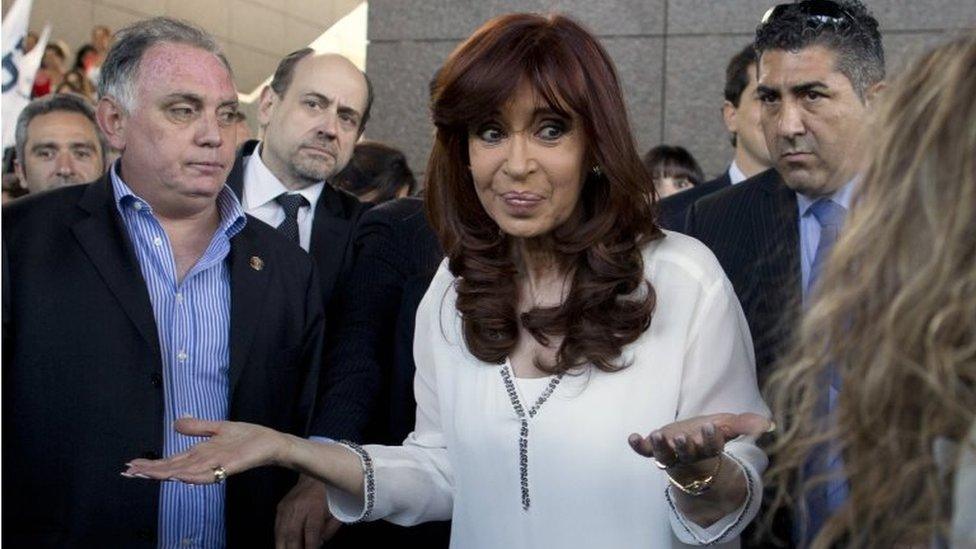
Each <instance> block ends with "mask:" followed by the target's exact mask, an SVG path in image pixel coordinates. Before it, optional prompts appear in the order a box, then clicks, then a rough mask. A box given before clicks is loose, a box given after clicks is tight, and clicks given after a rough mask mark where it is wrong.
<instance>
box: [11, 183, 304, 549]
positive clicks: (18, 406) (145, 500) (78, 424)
mask: <svg viewBox="0 0 976 549" xmlns="http://www.w3.org/2000/svg"><path fill="white" fill-rule="evenodd" d="M283 241H284V240H283V239H282V237H281V236H279V235H278V234H277V233H275V232H274V231H273V230H271V229H269V228H267V227H264V226H262V225H261V224H260V223H258V222H257V221H256V220H253V219H249V220H248V223H247V224H246V225H245V227H244V228H243V229H242V230H241V231H240V232H239V233H238V234H237V235H235V236H234V237H233V238H232V239H231V251H230V255H229V257H228V259H227V263H228V267H229V271H230V278H231V288H230V290H231V304H230V307H231V320H230V327H229V334H230V339H229V351H230V361H229V364H228V371H227V375H228V379H229V382H230V394H229V397H228V405H229V406H228V417H229V419H232V420H237V421H249V422H254V423H259V424H262V425H266V426H269V427H272V428H275V429H277V430H281V431H287V432H291V433H295V434H298V435H304V434H305V433H306V431H307V426H308V421H309V417H310V413H311V409H312V406H313V399H314V386H315V383H316V375H317V374H318V367H317V366H318V364H319V362H320V353H321V345H322V322H323V314H322V306H321V299H320V298H319V285H318V281H317V279H316V276H315V270H314V268H313V266H312V264H311V261H310V260H309V259H308V257H307V256H305V254H303V253H301V251H300V250H297V251H295V250H291V249H289V248H288V247H285V246H282V245H281V244H282V242H283ZM3 259H4V265H3V268H4V275H5V276H4V279H3V286H4V291H3V296H4V303H3V309H4V319H3V320H4V324H3V341H4V346H3V359H4V360H3V367H4V383H3V397H4V398H3V442H4V444H5V447H6V449H7V450H6V451H5V455H4V458H5V459H4V460H3V473H4V481H5V485H4V499H5V502H7V503H8V505H4V512H3V513H4V517H3V518H4V523H5V524H4V526H5V528H4V531H3V535H4V541H7V542H10V544H11V545H12V546H21V547H78V546H83V547H88V546H91V547H95V546H104V545H105V543H106V540H111V541H110V543H109V544H110V545H116V546H121V547H155V545H156V542H155V537H156V532H157V520H158V499H159V485H158V484H157V483H153V482H144V481H133V480H127V479H124V478H122V477H121V476H119V472H120V471H121V470H122V467H123V465H124V463H125V462H126V461H128V460H130V459H132V458H134V457H149V458H154V457H159V456H160V455H161V454H162V449H163V429H164V410H163V406H164V393H163V391H164V383H163V375H164V371H163V364H162V357H161V352H160V348H159V337H158V331H157V329H156V325H155V317H154V315H153V310H152V304H151V301H150V298H149V294H148V290H147V286H146V283H145V281H144V279H143V277H142V273H141V270H140V267H139V263H138V260H137V259H136V257H135V254H134V251H133V247H132V245H131V243H130V241H129V238H128V234H127V232H126V231H125V228H124V226H123V224H122V221H121V219H120V217H119V214H118V211H117V209H116V206H115V202H114V196H113V194H112V190H111V184H110V181H109V177H108V176H105V177H104V178H102V180H100V181H98V182H96V183H92V184H89V185H83V186H76V187H69V188H64V189H59V190H56V191H51V192H48V193H42V194H39V195H36V196H32V197H29V198H25V199H24V200H22V201H18V202H15V203H14V204H12V205H10V206H8V207H4V211H3ZM293 482H294V475H292V474H290V473H286V472H284V471H281V470H274V469H268V468H266V469H261V470H255V471H250V472H248V473H245V474H241V475H237V476H234V477H232V478H231V479H229V480H228V481H227V500H226V518H227V522H226V525H227V543H228V546H231V547H241V546H249V545H252V544H255V543H256V544H258V545H262V546H268V545H270V544H272V543H273V541H272V536H273V531H274V516H275V513H274V511H275V506H276V504H277V502H278V500H279V499H280V497H281V496H282V495H283V494H284V493H285V492H286V491H287V490H288V489H289V488H290V486H291V484H292V483H293ZM15 502H16V503H15Z"/></svg>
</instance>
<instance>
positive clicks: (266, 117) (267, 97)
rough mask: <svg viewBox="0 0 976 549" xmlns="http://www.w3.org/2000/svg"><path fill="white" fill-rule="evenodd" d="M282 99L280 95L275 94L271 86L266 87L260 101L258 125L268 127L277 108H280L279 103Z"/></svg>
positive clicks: (262, 91)
mask: <svg viewBox="0 0 976 549" xmlns="http://www.w3.org/2000/svg"><path fill="white" fill-rule="evenodd" d="M279 100H280V98H279V97H278V94H277V93H275V91H274V90H273V89H271V86H265V87H264V89H263V90H261V98H260V99H259V100H258V101H259V102H258V125H259V126H261V127H264V126H267V125H268V122H270V121H271V115H272V114H273V113H274V110H275V107H277V106H278V101H279Z"/></svg>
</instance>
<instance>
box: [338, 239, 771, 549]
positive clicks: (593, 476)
mask: <svg viewBox="0 0 976 549" xmlns="http://www.w3.org/2000/svg"><path fill="white" fill-rule="evenodd" d="M666 234H667V236H666V238H663V239H659V240H656V241H654V242H651V243H650V244H648V245H647V246H646V248H645V249H644V250H643V258H644V271H645V276H646V278H647V279H648V280H649V281H650V282H651V283H652V284H653V286H654V290H655V292H656V294H657V306H656V309H655V311H654V317H653V319H652V321H651V325H650V328H648V330H647V331H646V332H645V333H644V334H642V335H641V336H640V337H639V338H638V339H637V341H635V342H634V343H632V344H630V345H628V346H626V347H625V348H624V352H623V357H624V358H625V360H626V361H627V362H628V363H629V364H630V366H629V367H627V368H626V369H624V370H621V371H619V372H615V373H605V372H601V371H599V370H597V369H595V368H590V369H588V370H586V371H584V372H583V373H581V374H580V375H575V376H573V375H569V374H567V375H565V376H563V377H562V379H561V380H560V382H559V383H558V384H556V386H555V389H554V390H553V391H552V394H551V395H550V396H549V397H548V399H547V400H545V402H544V403H543V404H542V405H541V407H539V409H538V411H537V413H536V414H535V415H534V416H532V417H531V418H528V419H527V421H526V423H527V426H528V434H527V437H525V438H526V440H527V445H526V447H525V448H524V453H525V454H526V457H527V461H526V463H525V465H526V466H525V467H520V456H521V455H522V454H523V451H522V449H520V434H521V433H520V431H521V430H522V422H521V420H520V415H518V414H517V413H516V407H515V406H514V405H513V402H512V399H511V398H510V396H509V391H508V389H507V388H506V382H505V378H506V377H509V378H510V379H511V383H512V386H513V387H512V388H513V389H514V393H515V395H517V397H515V398H517V399H518V401H519V403H520V404H521V405H522V411H523V413H524V414H525V415H528V411H529V409H530V408H531V407H532V406H533V404H534V403H535V402H536V399H537V397H538V396H539V395H540V394H542V393H543V392H544V391H545V390H546V388H547V387H549V386H550V381H551V380H552V378H541V379H515V378H514V376H512V371H511V368H510V366H509V365H508V363H507V362H506V363H505V364H503V365H498V364H489V363H485V362H482V361H480V360H478V359H477V358H475V357H474V356H473V355H471V353H469V352H468V351H467V349H466V347H465V344H464V339H463V336H462V330H461V317H460V315H459V314H458V312H457V309H456V308H455V299H456V297H457V296H456V293H455V290H454V277H453V276H452V275H451V273H450V272H449V271H448V269H447V265H446V262H445V263H444V264H442V265H441V267H440V269H439V270H438V272H437V274H436V275H435V277H434V280H433V282H432V283H431V285H430V288H429V289H428V291H427V294H426V296H425V297H424V299H423V301H422V302H421V304H420V307H419V309H418V311H417V324H416V335H415V339H414V354H415V359H416V364H417V373H416V377H415V380H414V390H415V396H416V399H417V423H416V428H415V430H414V432H413V433H411V434H410V435H409V436H408V437H407V439H406V440H405V441H404V443H403V446H393V447H390V446H378V445H368V446H365V447H364V450H365V452H366V454H368V460H367V459H364V460H363V461H364V467H365V466H366V462H367V461H369V463H370V466H371V468H372V475H367V477H368V478H367V479H366V487H367V489H369V488H372V490H367V492H368V495H367V498H366V499H367V503H371V508H369V507H370V505H369V504H366V503H364V501H363V499H362V498H352V497H351V496H349V495H348V494H345V493H342V492H339V491H337V490H332V491H330V495H329V507H330V509H331V511H332V513H333V514H334V515H335V516H336V517H337V518H339V519H340V520H342V521H344V522H353V521H356V520H360V519H363V518H364V514H365V515H367V516H366V517H365V519H366V520H375V519H386V520H388V521H390V522H393V523H395V524H400V525H413V524H417V523H420V522H424V521H430V520H446V519H452V520H453V523H452V530H451V547H452V548H463V549H479V548H484V549H496V548H501V547H504V548H508V549H518V548H526V549H529V548H543V547H560V548H561V549H573V548H580V549H583V548H597V547H599V548H631V547H648V548H667V547H685V546H686V545H702V544H719V545H720V546H723V547H736V546H738V535H739V534H740V533H741V532H742V530H743V528H744V527H745V526H746V524H748V523H749V521H751V520H752V519H753V518H754V517H755V514H756V512H757V511H758V508H759V503H760V499H761V494H762V484H761V479H760V475H761V474H762V472H763V470H764V469H765V467H766V463H767V461H766V456H765V455H764V454H763V452H762V451H761V450H760V449H759V448H757V447H756V445H755V444H754V441H752V440H747V439H745V438H744V437H740V438H739V439H736V440H734V441H731V442H729V443H728V444H727V445H726V447H725V451H726V454H727V455H728V456H729V457H731V458H732V460H733V461H734V462H735V463H737V464H738V465H739V466H740V467H741V469H742V471H743V472H744V474H745V476H746V478H747V480H748V497H747V499H746V502H745V503H744V504H743V506H742V507H741V508H740V509H738V510H736V511H735V512H734V513H731V514H730V515H728V516H727V517H724V518H723V519H721V520H719V521H718V522H717V523H716V524H713V525H711V526H710V527H708V528H701V527H698V526H697V525H696V524H694V523H693V522H691V521H690V520H689V519H687V518H686V517H684V516H683V515H682V514H681V513H680V512H678V511H677V509H676V507H675V506H674V505H673V503H672V498H671V493H670V490H671V489H670V488H668V483H667V478H666V476H665V474H664V472H663V471H660V470H658V469H657V468H656V467H655V466H654V464H653V463H652V461H651V460H650V459H647V458H644V457H642V456H640V455H638V454H637V453H635V452H634V450H633V449H632V448H631V447H630V445H629V444H628V442H627V437H628V435H629V434H630V433H632V432H637V433H641V434H643V435H646V434H647V433H649V432H651V431H652V430H654V429H656V428H658V427H662V426H664V425H666V424H668V423H671V422H674V421H676V420H680V419H685V418H691V417H694V416H699V415H703V414H711V413H718V412H731V413H742V412H754V413H759V414H763V415H768V414H769V411H768V409H767V408H766V405H765V404H764V403H763V401H762V398H761V397H760V395H759V390H758V388H757V384H756V373H755V359H754V356H753V350H752V343H751V339H750V336H749V329H748V326H747V325H746V320H745V317H744V316H743V314H742V310H741V308H740V306H739V302H738V300H737V299H736V296H735V293H734V292H733V290H732V287H731V285H730V283H729V281H728V279H726V277H725V274H724V273H723V272H722V269H721V267H720V266H719V264H718V262H717V261H716V259H715V257H714V256H713V255H712V253H711V252H710V251H709V250H708V249H707V248H706V247H705V246H704V245H702V244H701V243H699V242H698V241H697V240H694V239H693V238H690V237H687V236H685V235H682V234H678V233H672V232H667V233H666ZM523 472H524V473H525V477H526V478H525V480H526V485H525V489H523V486H522V475H523ZM523 496H527V497H528V501H527V502H526V501H525V500H524V499H523ZM525 503H528V507H527V508H526V506H525Z"/></svg>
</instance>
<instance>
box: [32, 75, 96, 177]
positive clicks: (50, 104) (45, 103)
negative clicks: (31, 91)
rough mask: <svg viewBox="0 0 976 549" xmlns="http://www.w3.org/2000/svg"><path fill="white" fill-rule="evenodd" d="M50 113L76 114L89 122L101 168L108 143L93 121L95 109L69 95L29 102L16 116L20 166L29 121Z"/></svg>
mask: <svg viewBox="0 0 976 549" xmlns="http://www.w3.org/2000/svg"><path fill="white" fill-rule="evenodd" d="M52 112H76V113H78V114H80V115H82V116H84V117H85V118H87V119H88V121H89V122H91V124H92V126H94V128H95V135H97V136H98V144H99V145H100V146H101V149H102V151H101V152H102V166H104V165H105V153H106V152H107V151H108V143H107V142H106V141H105V135H104V134H103V133H102V130H101V128H99V127H98V122H97V121H96V120H95V109H94V108H92V106H91V104H90V103H89V102H88V100H87V99H85V98H83V97H79V96H77V95H74V94H71V93H54V94H51V95H45V96H44V97H41V98H40V99H35V100H33V101H31V102H30V103H28V104H27V106H26V107H24V110H22V111H20V115H19V116H17V127H16V128H15V129H14V143H15V144H16V147H17V160H19V161H20V162H21V165H23V163H24V162H25V160H26V159H27V157H26V156H25V155H26V154H27V153H26V151H25V150H24V149H25V148H26V147H27V127H28V126H29V125H30V123H31V120H33V119H35V118H37V117H38V116H41V115H42V114H50V113H52Z"/></svg>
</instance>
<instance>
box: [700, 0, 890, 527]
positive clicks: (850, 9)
mask: <svg viewBox="0 0 976 549" xmlns="http://www.w3.org/2000/svg"><path fill="white" fill-rule="evenodd" d="M755 48H756V51H757V54H758V55H759V60H758V86H757V93H758V96H759V99H760V101H761V102H762V111H761V122H762V128H763V133H764V135H765V138H766V144H767V146H768V148H769V152H770V156H771V157H772V159H773V162H774V165H775V168H774V169H771V170H767V171H765V172H763V173H761V174H759V175H757V176H755V177H753V178H751V179H749V180H747V181H745V182H743V183H741V184H739V185H735V186H733V187H730V188H726V189H725V190H722V191H719V192H717V193H714V194H712V195H709V196H706V197H705V198H702V199H700V200H698V201H697V202H695V204H694V205H693V206H692V208H691V211H690V212H689V213H688V221H687V227H686V228H687V232H688V234H690V235H691V236H694V237H696V238H698V239H699V240H701V241H702V242H704V243H705V244H706V245H708V247H709V248H711V250H712V251H713V252H714V253H715V255H716V257H717V258H718V260H719V262H720V263H721V264H722V267H723V268H724V269H725V272H726V274H727V275H728V277H729V279H730V280H731V282H732V285H733V286H734V287H735V290H736V294H737V295H738V297H739V301H740V302H741V303H742V309H743V312H744V313H745V316H746V319H747V320H748V322H749V329H750V331H751V332H752V338H753V343H754V346H755V350H756V366H757V370H758V371H757V373H758V377H759V380H760V383H763V382H764V381H765V380H766V379H767V378H768V377H769V375H770V374H771V370H772V369H773V367H775V364H776V360H777V359H779V358H781V357H782V354H783V351H784V349H785V348H786V345H788V343H789V339H790V333H791V332H792V331H793V329H794V328H795V326H796V323H797V321H798V316H799V313H800V312H801V311H802V308H803V304H804V303H805V302H806V301H807V300H808V298H809V296H810V295H811V293H812V291H813V290H814V289H815V288H816V284H815V283H816V279H817V274H818V273H819V268H820V266H822V265H823V263H824V262H825V261H826V258H828V257H829V252H830V248H831V246H832V245H833V243H834V242H835V241H836V237H837V233H838V231H839V230H840V227H841V225H842V222H843V218H844V215H845V214H846V212H847V210H848V209H849V207H850V202H851V195H852V193H853V190H854V188H855V187H856V185H857V181H858V177H859V176H858V172H859V170H860V169H861V166H862V163H863V160H864V158H865V156H866V154H865V152H864V151H865V147H866V143H865V139H864V134H863V129H864V127H866V126H867V122H868V118H869V114H870V107H871V105H872V102H873V100H874V98H875V96H876V95H877V93H878V92H879V91H880V90H881V89H882V88H883V86H884V83H883V80H884V52H883V49H882V46H881V35H880V33H879V31H878V22H877V20H875V19H874V18H873V17H872V16H871V15H870V13H868V11H867V9H866V8H865V7H864V5H863V4H861V3H860V2H859V1H857V0H845V1H844V2H841V3H837V4H834V3H829V2H828V3H824V2H800V3H796V4H783V5H780V6H777V7H776V8H775V9H774V10H770V13H769V14H768V16H767V17H766V18H764V21H763V23H762V24H761V25H760V26H759V28H758V29H757V31H756V44H755ZM825 385H826V384H825ZM836 390H838V388H836V387H827V386H825V387H824V391H825V395H826V394H828V393H830V392H832V391H836ZM826 400H827V399H825V401H826ZM826 412H827V413H829V410H827V411H826ZM820 473H823V474H826V473H827V471H820ZM833 493H835V494H843V491H842V490H836V491H833ZM800 497H801V498H803V499H805V498H804V497H803V496H800ZM841 503H842V497H839V498H831V501H820V502H819V503H817V506H818V509H814V507H813V505H812V504H808V506H807V507H806V509H807V510H806V511H804V512H805V513H806V514H804V515H802V516H799V517H798V518H802V520H803V521H804V523H805V524H806V528H804V529H799V528H793V527H792V526H791V525H790V524H789V522H790V521H789V520H787V519H790V518H792V517H785V519H784V517H778V519H779V520H778V522H779V523H780V525H781V528H780V529H778V531H777V533H778V535H779V537H780V538H781V540H785V541H787V542H791V543H792V544H793V545H807V544H809V542H810V541H811V539H812V536H813V535H814V534H815V533H816V532H817V530H818V528H819V527H820V526H822V523H823V520H825V519H826V517H827V516H829V514H830V513H831V512H833V511H834V510H835V509H836V508H837V507H838V506H839V505H840V504H841ZM744 540H745V541H746V543H748V542H749V540H748V537H745V538H744ZM772 543H773V542H772V541H771V540H764V541H763V542H760V543H759V544H758V545H756V546H766V545H771V544H772Z"/></svg>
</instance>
